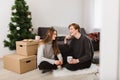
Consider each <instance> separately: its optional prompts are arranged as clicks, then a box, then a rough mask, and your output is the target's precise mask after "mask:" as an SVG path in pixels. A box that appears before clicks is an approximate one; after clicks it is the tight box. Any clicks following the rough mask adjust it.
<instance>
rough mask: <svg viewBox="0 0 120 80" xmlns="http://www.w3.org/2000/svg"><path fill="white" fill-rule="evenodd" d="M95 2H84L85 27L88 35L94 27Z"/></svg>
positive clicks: (89, 0) (92, 0)
mask: <svg viewBox="0 0 120 80" xmlns="http://www.w3.org/2000/svg"><path fill="white" fill-rule="evenodd" d="M94 2H95V0H83V27H84V28H85V29H86V30H87V32H88V33H89V32H92V31H93V27H94V7H95V6H94Z"/></svg>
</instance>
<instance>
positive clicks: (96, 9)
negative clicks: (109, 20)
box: [94, 0, 102, 29]
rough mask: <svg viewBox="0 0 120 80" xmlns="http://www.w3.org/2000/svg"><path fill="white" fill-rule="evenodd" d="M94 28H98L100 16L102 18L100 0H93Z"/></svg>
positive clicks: (99, 26)
mask: <svg viewBox="0 0 120 80" xmlns="http://www.w3.org/2000/svg"><path fill="white" fill-rule="evenodd" d="M94 2H95V4H94V28H95V29H100V28H101V18H102V12H101V9H102V3H101V0H94Z"/></svg>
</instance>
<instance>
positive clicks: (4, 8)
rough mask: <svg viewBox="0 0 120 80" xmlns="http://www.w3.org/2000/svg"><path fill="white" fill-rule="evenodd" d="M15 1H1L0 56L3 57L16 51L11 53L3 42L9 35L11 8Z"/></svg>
mask: <svg viewBox="0 0 120 80" xmlns="http://www.w3.org/2000/svg"><path fill="white" fill-rule="evenodd" d="M13 1H14V0H0V5H1V8H0V56H3V55H5V54H8V53H12V52H14V51H12V52H11V51H9V49H8V48H4V45H3V40H4V39H5V38H6V35H7V33H8V30H9V29H8V28H9V27H8V24H9V22H10V16H11V15H10V14H11V6H12V4H13Z"/></svg>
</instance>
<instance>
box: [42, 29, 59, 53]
mask: <svg viewBox="0 0 120 80" xmlns="http://www.w3.org/2000/svg"><path fill="white" fill-rule="evenodd" d="M54 31H56V30H55V29H54V28H53V27H51V28H49V29H48V31H47V33H46V35H45V38H44V39H43V43H48V42H50V41H52V36H53V34H54ZM56 32H57V31H56ZM52 47H53V51H54V54H55V55H56V54H58V53H60V50H59V48H58V44H57V38H56V39H55V40H53V41H52Z"/></svg>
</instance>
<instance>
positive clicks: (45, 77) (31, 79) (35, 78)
mask: <svg viewBox="0 0 120 80" xmlns="http://www.w3.org/2000/svg"><path fill="white" fill-rule="evenodd" d="M0 80H99V74H86V75H85V74H84V75H72V76H63V77H55V76H54V75H53V74H52V72H48V73H44V74H42V73H41V71H40V70H38V69H35V70H32V71H29V72H26V73H24V74H17V73H14V72H12V71H8V70H6V69H4V68H3V61H2V59H0Z"/></svg>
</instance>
